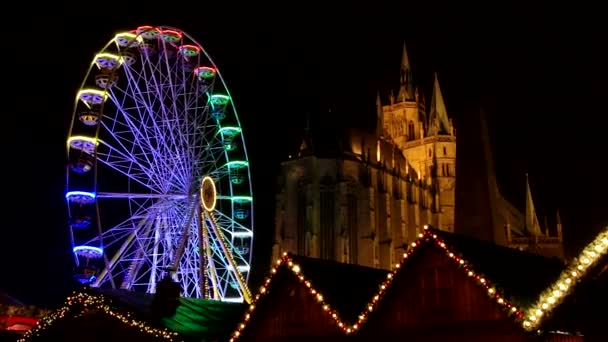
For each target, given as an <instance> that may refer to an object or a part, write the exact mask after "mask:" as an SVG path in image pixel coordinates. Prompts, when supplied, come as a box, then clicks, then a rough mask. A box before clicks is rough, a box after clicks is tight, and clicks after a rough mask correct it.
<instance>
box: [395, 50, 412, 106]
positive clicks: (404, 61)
mask: <svg viewBox="0 0 608 342" xmlns="http://www.w3.org/2000/svg"><path fill="white" fill-rule="evenodd" d="M399 83H400V86H399V94H398V95H397V100H398V101H399V102H403V101H405V100H411V99H413V96H414V92H413V89H412V88H413V82H412V68H411V67H410V59H409V58H408V56H407V48H406V47H405V42H403V55H402V56H401V77H400V80H399Z"/></svg>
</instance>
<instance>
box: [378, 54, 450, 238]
mask: <svg viewBox="0 0 608 342" xmlns="http://www.w3.org/2000/svg"><path fill="white" fill-rule="evenodd" d="M379 116H381V118H380V119H379V122H381V123H382V125H383V132H382V136H384V137H385V138H387V139H388V140H390V141H392V142H393V143H394V144H395V145H396V146H398V147H399V149H400V150H401V151H402V152H403V153H404V155H405V158H406V159H407V160H408V162H409V164H410V165H411V166H412V167H413V168H414V170H416V172H417V173H418V177H419V178H420V179H421V180H422V182H423V183H424V184H425V185H426V186H427V187H429V189H430V190H431V191H430V196H432V201H431V202H432V203H433V204H432V206H431V208H429V209H430V211H431V215H430V217H432V219H431V221H430V223H431V224H433V225H434V226H436V227H439V228H440V229H445V230H448V231H453V228H454V205H455V182H456V134H455V133H456V132H455V129H454V126H453V124H452V120H451V119H450V118H449V117H448V113H447V109H446V105H445V102H444V100H443V95H442V93H441V88H440V86H439V79H438V76H437V74H435V79H434V82H433V95H432V98H431V104H430V107H429V108H428V111H427V108H426V104H425V99H424V95H421V94H420V92H419V91H418V88H417V87H415V86H414V83H413V80H412V71H411V66H410V61H409V58H408V54H407V49H406V47H405V44H404V45H403V55H402V58H401V77H400V87H399V92H398V96H397V98H395V97H394V96H391V97H390V104H389V105H386V106H383V107H382V110H381V112H379Z"/></svg>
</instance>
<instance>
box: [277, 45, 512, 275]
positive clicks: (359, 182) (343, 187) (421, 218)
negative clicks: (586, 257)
mask: <svg viewBox="0 0 608 342" xmlns="http://www.w3.org/2000/svg"><path fill="white" fill-rule="evenodd" d="M387 102H388V103H386V104H383V103H382V102H381V100H380V96H378V98H377V100H376V112H377V113H376V114H377V115H376V117H377V124H376V130H375V132H373V131H365V130H360V129H347V130H346V132H345V133H344V136H340V137H338V138H337V140H339V143H338V144H337V145H336V146H337V147H336V148H334V149H327V148H325V147H326V146H323V148H324V149H325V150H324V152H323V153H319V150H320V148H319V145H321V144H322V143H321V142H319V141H316V142H315V141H313V140H314V139H312V137H311V136H310V135H309V134H307V135H306V136H305V137H304V139H303V141H302V144H301V146H300V149H299V151H298V153H297V154H295V155H292V156H290V157H289V159H288V160H286V161H284V162H283V163H282V165H281V174H280V175H279V181H278V183H279V184H278V193H277V196H276V211H275V215H276V216H275V239H274V246H273V260H276V259H277V258H278V257H279V256H280V253H282V252H284V251H287V252H290V253H294V254H298V255H303V256H309V257H316V258H322V259H329V260H335V261H338V262H346V263H353V264H358V265H363V266H370V267H378V268H385V269H388V268H390V266H391V265H393V264H395V263H396V262H397V260H398V259H399V256H400V255H402V254H403V252H404V250H405V249H406V248H407V245H408V243H410V242H412V241H414V240H415V239H416V238H417V235H418V234H419V233H420V232H421V230H422V229H423V226H424V225H425V224H429V225H432V226H434V227H435V228H437V229H441V230H445V231H450V232H454V226H455V216H456V210H455V206H456V196H455V193H456V130H455V128H454V125H453V124H452V120H451V118H450V117H449V116H448V112H447V109H446V106H445V103H444V100H443V96H442V93H441V89H440V86H439V79H438V76H437V74H435V76H434V83H433V91H432V97H431V101H430V103H428V104H427V103H426V101H425V98H424V95H423V94H422V93H421V92H419V90H418V87H416V86H415V85H414V83H413V81H412V72H411V68H410V63H409V59H408V56H407V51H406V49H405V46H404V50H403V58H402V63H401V81H400V89H399V91H398V95H397V96H396V97H395V96H394V95H393V94H392V93H391V95H390V96H389V99H388V101H387ZM332 134H333V135H335V134H336V133H335V132H333V133H327V134H326V135H332ZM325 138H327V137H325ZM315 143H316V144H315ZM328 150H331V151H329V152H328ZM501 200H502V198H501ZM503 201H504V202H505V205H504V210H503V209H501V213H502V212H503V211H505V210H512V211H514V212H515V213H514V214H513V215H511V214H509V215H511V216H513V217H516V218H519V217H520V216H521V213H520V212H519V211H517V209H515V208H514V207H513V206H512V205H510V204H509V203H508V202H506V201H505V200H503ZM505 214H507V213H506V212H505ZM505 217H506V216H505ZM502 221H503V222H507V221H508V222H511V224H512V225H514V224H516V222H515V221H516V220H515V219H508V218H507V219H502ZM505 227H506V226H505ZM502 233H503V234H504V235H505V236H503V238H502V241H504V242H505V243H502V244H506V241H507V236H506V234H507V230H504V229H503V230H502ZM509 238H511V235H510V234H509ZM493 240H495V242H499V241H500V240H501V239H493ZM514 247H515V246H514Z"/></svg>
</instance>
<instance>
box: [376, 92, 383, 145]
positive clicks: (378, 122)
mask: <svg viewBox="0 0 608 342" xmlns="http://www.w3.org/2000/svg"><path fill="white" fill-rule="evenodd" d="M376 115H377V117H376V132H377V133H378V137H381V136H383V135H384V115H383V113H382V101H381V100H380V92H379V91H378V93H377V94H376Z"/></svg>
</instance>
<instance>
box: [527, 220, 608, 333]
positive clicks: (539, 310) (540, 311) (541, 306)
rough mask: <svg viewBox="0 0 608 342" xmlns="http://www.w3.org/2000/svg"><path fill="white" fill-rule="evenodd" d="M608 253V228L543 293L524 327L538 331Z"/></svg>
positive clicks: (528, 314)
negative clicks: (577, 284)
mask: <svg viewBox="0 0 608 342" xmlns="http://www.w3.org/2000/svg"><path fill="white" fill-rule="evenodd" d="M607 252H608V228H606V229H604V231H603V232H601V233H600V234H599V235H598V236H597V237H596V238H595V240H593V241H592V242H591V243H590V244H588V245H587V246H586V247H585V248H584V249H583V251H582V252H581V253H580V254H579V256H578V257H577V258H576V259H574V262H573V263H572V264H570V266H569V267H567V268H566V269H565V270H564V271H563V272H562V273H561V274H560V276H559V278H558V280H557V281H556V282H555V283H553V284H551V286H549V287H548V288H547V289H545V290H544V291H543V292H541V294H540V296H539V298H538V300H537V301H536V302H535V303H534V304H533V305H532V306H531V307H530V308H529V309H528V310H526V311H527V314H526V320H524V321H523V326H524V328H525V329H526V330H533V329H536V328H537V327H538V326H539V325H540V323H541V322H542V318H543V317H545V316H547V314H548V313H550V312H551V311H552V310H554V309H555V308H556V307H557V306H558V305H559V304H560V303H561V302H562V301H563V300H564V298H565V297H566V296H567V295H568V293H570V292H571V291H572V288H573V287H574V285H575V283H576V282H577V281H579V280H580V279H581V277H583V276H584V275H585V274H586V273H587V271H588V270H589V269H590V268H591V267H592V266H593V265H595V263H596V262H597V261H598V260H600V259H601V258H602V256H604V255H605V254H606V253H607Z"/></svg>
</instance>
